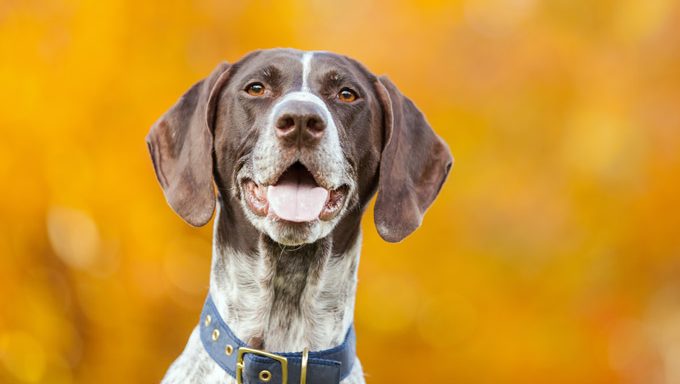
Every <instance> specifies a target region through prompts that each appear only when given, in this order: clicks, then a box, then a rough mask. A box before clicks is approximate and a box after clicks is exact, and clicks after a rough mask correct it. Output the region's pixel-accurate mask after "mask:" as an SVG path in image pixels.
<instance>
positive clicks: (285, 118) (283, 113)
mask: <svg viewBox="0 0 680 384" xmlns="http://www.w3.org/2000/svg"><path fill="white" fill-rule="evenodd" d="M275 121H276V123H275V129H276V136H278V138H279V139H280V140H282V141H283V142H284V143H286V144H288V145H295V144H299V145H315V144H317V143H318V142H319V141H320V140H321V138H322V137H323V133H324V131H325V130H326V124H327V122H326V119H325V117H324V115H323V111H322V110H321V108H319V106H317V105H316V104H314V103H311V102H303V101H293V100H291V101H289V102H284V104H282V105H280V106H279V108H277V114H276V119H275Z"/></svg>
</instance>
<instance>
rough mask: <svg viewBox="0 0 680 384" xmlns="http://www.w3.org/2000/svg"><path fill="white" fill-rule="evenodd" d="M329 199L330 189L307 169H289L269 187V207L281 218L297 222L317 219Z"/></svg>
mask: <svg viewBox="0 0 680 384" xmlns="http://www.w3.org/2000/svg"><path fill="white" fill-rule="evenodd" d="M327 199H328V191H327V190H326V189H324V188H321V187H319V186H318V185H317V184H316V183H315V182H314V179H313V178H312V175H310V174H309V173H307V172H306V171H304V172H302V171H299V170H291V171H288V172H286V173H284V174H283V175H282V176H281V178H280V179H279V181H278V182H277V183H276V185H271V186H269V188H267V200H268V201H269V208H271V209H272V210H273V211H274V213H275V214H276V216H278V217H280V218H281V219H283V220H287V221H293V222H297V223H301V222H306V221H312V220H316V219H317V218H318V217H319V214H320V213H321V210H322V209H323V206H324V204H326V200H327Z"/></svg>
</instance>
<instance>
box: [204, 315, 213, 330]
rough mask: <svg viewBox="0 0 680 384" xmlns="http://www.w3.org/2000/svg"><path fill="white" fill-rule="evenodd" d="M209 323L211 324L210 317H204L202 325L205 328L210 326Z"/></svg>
mask: <svg viewBox="0 0 680 384" xmlns="http://www.w3.org/2000/svg"><path fill="white" fill-rule="evenodd" d="M210 323H212V317H210V315H206V316H205V321H204V322H203V324H205V326H206V327H207V326H208V325H210Z"/></svg>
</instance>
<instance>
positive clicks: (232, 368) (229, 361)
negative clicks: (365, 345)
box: [200, 295, 356, 384]
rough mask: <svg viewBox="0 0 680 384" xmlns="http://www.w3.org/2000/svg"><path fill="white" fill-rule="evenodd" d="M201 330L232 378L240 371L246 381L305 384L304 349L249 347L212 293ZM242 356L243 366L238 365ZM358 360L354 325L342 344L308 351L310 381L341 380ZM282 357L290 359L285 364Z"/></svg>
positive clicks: (208, 347)
mask: <svg viewBox="0 0 680 384" xmlns="http://www.w3.org/2000/svg"><path fill="white" fill-rule="evenodd" d="M200 331H201V342H202V343H203V347H204V348H205V350H206V351H207V352H208V354H209V355H210V357H211V358H212V359H213V360H214V361H215V362H216V363H217V364H218V365H219V366H220V367H222V369H224V370H225V371H227V373H229V375H231V376H232V377H234V378H237V374H238V376H240V377H241V378H242V382H243V383H246V384H251V383H252V384H254V383H267V384H284V383H286V382H287V383H288V384H298V383H305V381H301V377H302V376H303V375H301V371H302V367H303V352H294V353H291V352H286V353H268V352H264V354H262V352H263V351H257V350H251V349H249V348H248V345H247V344H246V343H244V342H243V341H241V340H240V339H239V338H238V337H236V336H235V335H234V333H233V332H232V331H231V329H230V328H229V326H228V325H227V324H226V323H225V322H224V320H222V317H220V314H219V313H218V312H217V308H216V307H215V303H214V302H213V300H212V298H211V297H210V295H208V298H207V299H206V301H205V305H204V306H203V312H202V313H201V323H200ZM266 355H273V357H268V356H266ZM239 356H241V357H242V364H241V367H242V368H241V369H238V368H237V367H238V364H237V363H238V362H239ZM355 359H356V336H355V334H354V327H353V326H350V327H349V330H348V331H347V335H346V336H345V340H344V341H343V342H342V344H340V345H339V346H337V347H335V348H331V349H327V350H324V351H317V352H311V351H310V352H309V353H308V359H307V374H306V384H338V383H340V380H342V379H344V378H346V377H347V376H348V375H349V373H350V372H351V371H352V367H353V365H354V360H355ZM281 360H285V361H286V362H285V363H282V362H281ZM239 370H240V371H241V372H238V371H239ZM284 370H286V371H287V375H286V379H287V380H284V376H283V371H284ZM237 379H238V378H237Z"/></svg>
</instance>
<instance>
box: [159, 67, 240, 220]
mask: <svg viewBox="0 0 680 384" xmlns="http://www.w3.org/2000/svg"><path fill="white" fill-rule="evenodd" d="M229 68H230V65H229V64H227V63H221V64H220V65H218V66H217V68H215V69H214V70H213V72H212V73H211V74H210V76H208V77H207V78H205V79H203V80H201V81H199V82H198V83H196V84H194V86H193V87H191V88H190V89H189V90H188V91H187V92H186V93H185V94H184V95H182V97H181V98H180V99H179V101H177V103H176V104H175V105H174V106H172V108H170V110H168V111H167V112H165V114H163V116H161V117H160V119H158V121H156V123H154V125H153V126H152V127H151V131H150V132H149V134H148V135H147V136H146V143H147V145H148V147H149V152H150V153H151V160H152V161H153V166H154V169H155V171H156V177H157V178H158V181H159V182H160V184H161V186H162V187H163V193H164V194H165V198H166V200H167V201H168V204H170V206H171V207H172V209H173V210H174V211H175V212H176V213H177V214H178V215H180V216H181V217H182V218H183V219H184V220H185V221H186V222H187V223H189V224H191V225H193V226H197V227H198V226H202V225H205V224H206V223H207V222H208V221H209V220H210V218H211V217H212V215H213V211H214V210H215V192H214V189H213V160H212V152H213V136H212V128H211V125H212V124H214V120H215V105H216V103H217V99H219V94H220V91H221V90H222V87H223V85H224V84H225V83H226V82H227V79H228V77H229Z"/></svg>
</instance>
